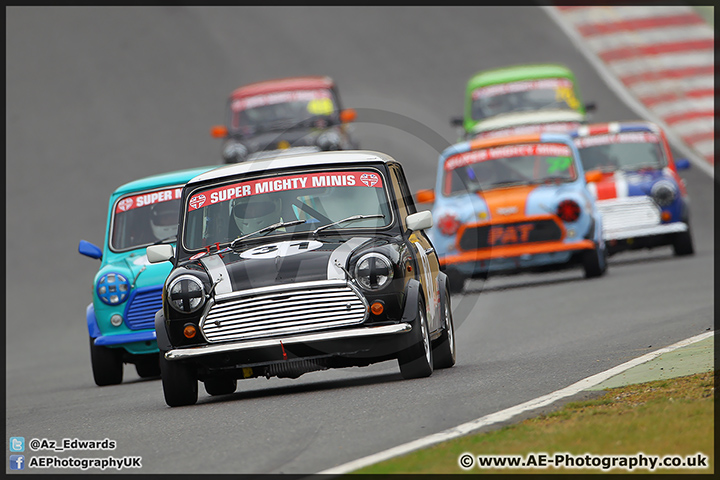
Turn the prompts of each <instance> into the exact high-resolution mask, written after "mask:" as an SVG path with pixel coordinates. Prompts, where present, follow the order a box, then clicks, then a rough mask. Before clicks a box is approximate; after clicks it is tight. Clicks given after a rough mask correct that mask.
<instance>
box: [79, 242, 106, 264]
mask: <svg viewBox="0 0 720 480" xmlns="http://www.w3.org/2000/svg"><path fill="white" fill-rule="evenodd" d="M78 252H79V253H80V254H81V255H85V256H86V257H90V258H97V259H98V260H100V259H102V250H101V249H100V247H98V246H96V245H93V244H92V243H90V242H87V241H85V240H80V244H79V245H78Z"/></svg>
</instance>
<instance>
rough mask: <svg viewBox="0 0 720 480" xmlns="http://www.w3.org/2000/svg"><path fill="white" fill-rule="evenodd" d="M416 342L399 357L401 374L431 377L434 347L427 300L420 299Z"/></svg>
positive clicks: (404, 376) (406, 377) (413, 376)
mask: <svg viewBox="0 0 720 480" xmlns="http://www.w3.org/2000/svg"><path fill="white" fill-rule="evenodd" d="M417 308H418V313H417V316H418V318H417V322H416V324H417V329H415V326H413V329H414V330H415V343H414V344H413V345H412V346H411V347H410V348H408V349H407V350H405V351H404V352H402V353H401V354H400V356H399V357H398V364H399V365H400V374H401V375H402V376H403V378H405V379H411V378H423V377H429V376H430V375H432V372H433V349H432V345H431V344H430V328H429V326H428V322H427V315H426V314H425V302H423V300H422V299H420V300H419V301H418V307H417Z"/></svg>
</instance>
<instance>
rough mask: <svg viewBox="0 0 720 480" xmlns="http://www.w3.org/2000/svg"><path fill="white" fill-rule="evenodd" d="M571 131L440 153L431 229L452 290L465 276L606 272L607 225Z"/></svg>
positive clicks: (421, 195)
mask: <svg viewBox="0 0 720 480" xmlns="http://www.w3.org/2000/svg"><path fill="white" fill-rule="evenodd" d="M578 158H579V156H578V151H577V148H576V147H575V145H574V144H573V140H572V138H571V137H570V136H569V135H568V134H566V133H541V134H529V135H515V136H508V137H502V138H485V139H481V138H476V139H473V140H470V141H467V142H461V143H458V144H455V145H453V146H450V147H448V148H447V149H445V151H444V152H443V153H442V154H441V155H440V159H439V163H438V173H437V180H436V186H435V190H434V191H432V190H422V191H420V192H418V194H417V198H418V201H422V202H434V205H433V218H435V219H436V223H435V225H433V227H432V228H431V229H430V230H429V231H428V233H429V236H430V238H431V241H432V243H433V245H434V246H435V249H436V251H437V253H438V258H439V260H440V265H441V267H442V268H443V270H444V271H445V273H446V274H447V276H448V280H449V282H450V287H451V289H452V290H453V291H454V292H459V291H462V289H463V288H464V283H465V280H466V279H468V278H486V277H487V276H488V275H495V274H514V273H520V272H528V271H546V270H551V269H557V268H563V267H570V266H578V265H579V266H581V267H582V268H583V269H584V272H585V276H586V277H588V278H589V277H599V276H601V275H603V274H604V273H605V271H606V269H607V258H606V257H607V255H606V250H605V244H604V242H603V238H602V222H601V218H600V213H599V212H598V210H597V207H596V206H595V202H594V201H593V197H592V195H591V194H590V192H589V190H588V188H587V180H586V178H585V173H584V171H583V168H582V164H581V163H580V161H579V159H578Z"/></svg>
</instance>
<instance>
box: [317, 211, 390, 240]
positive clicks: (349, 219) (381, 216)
mask: <svg viewBox="0 0 720 480" xmlns="http://www.w3.org/2000/svg"><path fill="white" fill-rule="evenodd" d="M384 216H385V215H383V214H382V213H374V214H372V215H353V216H352V217H347V218H343V219H342V220H338V221H337V222H332V223H328V224H327V225H323V226H322V227H318V228H316V229H315V230H313V232H312V233H313V238H315V237H316V236H317V234H318V232H319V231H321V230H325V229H326V228H330V227H334V226H335V225H338V224H340V223H345V222H353V221H355V220H364V219H366V218H383V217H384Z"/></svg>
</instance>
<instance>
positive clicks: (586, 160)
mask: <svg viewBox="0 0 720 480" xmlns="http://www.w3.org/2000/svg"><path fill="white" fill-rule="evenodd" d="M575 145H577V147H578V150H580V160H581V161H582V164H583V168H584V169H585V171H588V170H604V171H614V170H618V169H621V170H637V169H640V168H663V167H664V166H665V165H666V164H667V163H666V160H665V157H664V156H663V154H662V148H660V137H659V136H658V135H655V134H654V133H650V132H623V133H611V134H607V135H593V136H589V137H580V138H576V139H575Z"/></svg>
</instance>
